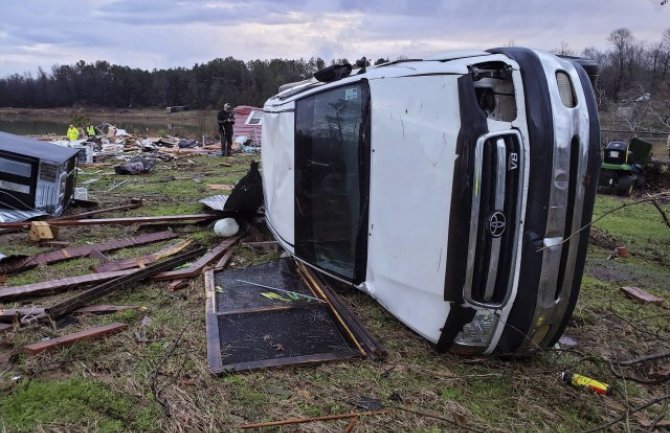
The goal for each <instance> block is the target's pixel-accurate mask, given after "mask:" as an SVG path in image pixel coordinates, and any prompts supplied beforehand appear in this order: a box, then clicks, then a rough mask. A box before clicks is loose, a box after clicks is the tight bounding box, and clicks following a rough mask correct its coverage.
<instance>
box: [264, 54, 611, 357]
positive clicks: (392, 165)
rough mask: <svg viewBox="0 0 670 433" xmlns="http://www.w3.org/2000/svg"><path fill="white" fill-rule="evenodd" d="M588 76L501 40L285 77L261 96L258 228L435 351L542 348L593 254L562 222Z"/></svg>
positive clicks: (576, 173) (579, 161)
mask: <svg viewBox="0 0 670 433" xmlns="http://www.w3.org/2000/svg"><path fill="white" fill-rule="evenodd" d="M587 71H588V73H587ZM596 75H597V68H594V67H593V64H591V63H589V62H588V61H584V60H583V59H569V58H560V57H557V56H554V55H551V54H548V53H543V52H539V51H534V50H529V49H524V48H499V49H493V50H489V51H487V52H483V51H482V52H454V53H447V54H445V55H440V56H434V57H430V58H426V59H412V60H402V61H395V62H390V63H386V64H383V65H380V66H377V67H372V68H367V70H366V69H365V67H363V68H361V69H360V70H358V71H353V73H351V67H350V66H349V65H335V66H332V67H330V68H327V69H326V70H324V71H321V72H320V73H317V74H315V77H316V78H318V79H313V80H309V81H306V82H302V83H298V84H295V85H291V86H285V87H286V88H285V89H283V91H281V92H280V93H279V94H278V95H276V96H274V97H272V98H270V99H269V100H268V101H267V102H266V104H265V107H264V119H263V149H262V170H263V183H264V185H263V186H264V194H265V208H266V215H267V223H268V226H269V227H270V229H271V230H272V232H273V233H274V235H275V237H276V238H277V240H278V241H279V242H280V243H281V245H282V246H283V247H284V248H285V249H286V250H287V251H289V252H290V253H291V254H292V255H294V256H295V257H296V258H297V259H298V260H301V261H303V262H305V263H306V264H308V265H310V266H312V267H313V268H315V269H316V270H318V271H320V272H323V273H324V274H327V275H329V276H331V277H333V278H336V279H338V280H341V281H343V282H346V283H349V284H351V285H354V286H355V287H357V288H358V289H360V290H362V291H364V292H366V293H368V294H370V295H371V296H372V297H374V298H375V299H377V301H378V302H379V303H380V304H381V305H382V306H383V307H384V308H386V309H387V310H388V311H390V312H391V313H392V314H393V315H395V316H396V317H397V318H398V319H399V320H401V321H402V322H403V323H405V324H406V325H407V326H409V327H410V328H411V329H413V330H414V331H415V332H417V333H418V334H420V335H422V336H423V337H425V338H426V339H428V340H429V341H431V342H433V343H435V344H436V345H437V348H438V350H440V351H445V350H451V351H452V352H457V353H468V354H477V353H487V354H488V353H515V352H527V351H529V350H533V349H535V348H543V347H548V346H552V345H553V344H555V342H556V341H557V340H558V338H559V337H560V335H561V334H562V332H563V330H564V328H565V326H566V324H567V321H568V320H569V318H570V316H571V314H572V311H573V309H574V306H575V303H576V301H577V295H578V293H579V287H580V283H581V277H582V271H583V267H584V261H585V255H586V246H587V241H588V230H582V231H581V232H579V233H577V234H576V235H574V236H571V234H573V233H575V232H577V231H578V230H579V229H580V228H581V227H582V226H584V225H586V224H588V223H589V222H590V220H591V214H592V210H593V202H594V197H595V191H596V186H597V185H596V184H597V180H598V170H599V166H600V152H599V142H600V127H599V122H598V114H597V107H596V101H595V98H594V94H593V89H592V82H591V80H593V79H595V76H596Z"/></svg>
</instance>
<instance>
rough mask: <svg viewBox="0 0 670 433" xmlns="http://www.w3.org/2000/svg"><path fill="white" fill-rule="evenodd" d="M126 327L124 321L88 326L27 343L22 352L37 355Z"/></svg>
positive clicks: (94, 338)
mask: <svg viewBox="0 0 670 433" xmlns="http://www.w3.org/2000/svg"><path fill="white" fill-rule="evenodd" d="M127 328H128V325H127V324H125V323H112V324H109V325H105V326H98V327H95V328H89V329H85V330H83V331H79V332H75V333H73V334H67V335H63V336H61V337H57V338H53V339H51V340H47V341H39V342H37V343H33V344H29V345H27V346H24V347H23V353H26V354H28V355H37V354H40V353H42V352H48V351H51V350H55V349H59V348H61V347H65V346H70V345H72V344H74V343H78V342H80V341H86V340H97V339H100V338H103V337H106V336H108V335H112V334H117V333H119V332H121V331H124V330H125V329H127Z"/></svg>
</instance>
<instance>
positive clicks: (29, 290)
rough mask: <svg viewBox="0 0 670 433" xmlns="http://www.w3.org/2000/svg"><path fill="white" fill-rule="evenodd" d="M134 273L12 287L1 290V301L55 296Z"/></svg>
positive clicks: (116, 272) (108, 273) (113, 273)
mask: <svg viewBox="0 0 670 433" xmlns="http://www.w3.org/2000/svg"><path fill="white" fill-rule="evenodd" d="M130 272H132V271H130V270H123V271H115V272H100V273H96V274H87V275H80V276H77V277H68V278H60V279H57V280H51V281H41V282H39V283H32V284H25V285H22V286H11V287H2V288H0V301H11V300H16V299H25V298H29V297H36V296H46V295H53V294H55V293H61V292H64V291H66V290H69V289H72V288H75V287H82V288H83V287H86V285H88V284H91V283H99V282H103V281H108V280H111V279H113V278H116V277H119V276H121V275H126V274H128V273H130Z"/></svg>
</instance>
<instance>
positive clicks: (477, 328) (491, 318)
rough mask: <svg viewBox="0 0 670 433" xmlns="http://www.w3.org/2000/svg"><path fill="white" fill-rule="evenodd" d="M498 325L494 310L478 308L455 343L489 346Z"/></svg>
mask: <svg viewBox="0 0 670 433" xmlns="http://www.w3.org/2000/svg"><path fill="white" fill-rule="evenodd" d="M497 325H498V316H496V315H495V313H494V312H493V311H492V310H478V311H477V312H476V313H475V316H474V317H473V318H472V321H471V322H470V323H467V324H466V325H465V326H463V329H462V330H461V332H460V333H459V334H458V335H457V336H456V339H455V340H454V343H455V344H457V345H460V346H480V347H487V346H488V345H489V343H490V342H491V338H492V337H493V333H494V332H495V330H496V326H497Z"/></svg>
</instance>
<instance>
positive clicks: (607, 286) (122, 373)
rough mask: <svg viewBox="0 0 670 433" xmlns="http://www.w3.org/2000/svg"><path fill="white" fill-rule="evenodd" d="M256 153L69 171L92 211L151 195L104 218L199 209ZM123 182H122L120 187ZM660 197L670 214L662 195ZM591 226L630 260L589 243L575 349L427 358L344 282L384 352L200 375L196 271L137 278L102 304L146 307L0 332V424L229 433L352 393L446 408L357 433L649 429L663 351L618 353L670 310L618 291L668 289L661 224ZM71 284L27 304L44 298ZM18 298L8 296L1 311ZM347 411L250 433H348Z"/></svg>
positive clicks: (10, 238)
mask: <svg viewBox="0 0 670 433" xmlns="http://www.w3.org/2000/svg"><path fill="white" fill-rule="evenodd" d="M252 158H253V157H250V156H235V157H232V158H229V159H226V160H225V162H226V163H232V166H230V167H229V166H226V165H224V164H222V163H223V162H224V160H222V159H221V158H216V157H207V156H194V157H188V158H180V159H178V160H176V161H173V162H168V163H166V162H161V163H159V165H158V166H157V169H156V170H155V172H153V173H152V174H149V175H145V176H133V177H121V176H116V175H113V174H110V173H111V169H87V170H84V171H83V172H82V173H81V174H80V176H79V178H78V181H79V182H80V183H81V182H85V181H92V182H90V183H89V184H88V187H89V195H90V197H91V198H93V199H95V200H98V201H99V202H100V206H101V207H107V206H112V205H116V204H119V203H121V202H123V201H125V200H127V199H129V198H131V197H138V198H142V199H144V200H145V205H144V206H143V207H142V208H139V209H136V210H133V211H128V212H119V213H117V214H111V215H109V216H132V215H135V216H148V215H167V214H179V213H195V212H199V211H201V206H200V205H199V204H198V203H197V200H198V199H200V198H202V197H205V196H207V195H211V194H212V192H211V191H208V190H207V188H206V184H207V183H218V184H232V183H235V181H236V180H237V179H239V178H240V177H241V176H243V175H244V173H245V172H246V169H247V167H248V164H249V161H250V160H251V159H252ZM123 180H127V182H126V183H124V184H122V185H119V182H121V181H123ZM114 186H116V187H115V188H114V189H112V190H111V191H110V192H107V191H109V190H110V189H111V188H112V187H114ZM621 203H622V201H621V199H619V198H615V197H605V196H599V197H598V200H597V203H596V211H595V216H598V215H601V214H603V213H604V212H606V210H608V209H611V208H614V207H616V206H619V205H620V204H621ZM663 208H664V209H665V211H666V212H670V206H669V205H668V204H667V203H666V204H664V205H663ZM71 211H72V212H75V211H76V210H74V209H73V210H71ZM79 211H81V210H79ZM595 228H596V230H597V232H598V233H599V234H600V235H602V236H605V237H606V238H607V239H609V240H610V241H611V242H614V243H617V244H624V245H626V247H627V248H628V250H629V252H630V256H629V257H628V258H625V259H622V258H617V259H615V260H607V258H608V256H609V255H610V252H611V251H610V250H609V249H606V248H601V247H598V246H596V245H591V246H590V248H589V256H588V262H587V271H586V274H585V276H584V279H583V284H582V292H581V296H580V299H579V302H578V304H577V308H576V310H575V315H574V317H573V320H572V321H571V323H570V325H569V327H568V328H567V330H566V335H568V336H570V337H572V338H573V339H575V340H576V341H577V343H578V345H577V346H576V347H575V348H574V349H570V350H549V351H546V352H543V353H539V354H536V355H534V356H532V357H526V358H521V359H510V358H500V357H475V358H464V357H459V356H455V355H450V354H437V353H436V352H435V350H434V348H433V347H432V346H431V345H430V344H428V343H427V342H426V341H424V340H423V339H421V338H420V337H418V336H417V335H415V334H414V333H412V332H411V331H409V330H408V329H407V328H405V327H404V326H403V325H401V324H400V323H399V322H397V321H396V320H395V319H394V318H393V317H391V316H390V315H389V314H388V313H386V312H385V311H384V310H383V309H382V308H381V307H379V305H377V304H376V303H375V302H374V301H373V300H372V299H370V298H369V297H367V296H365V295H363V294H361V293H359V292H356V291H354V290H351V289H349V290H344V291H343V292H342V296H343V298H344V300H345V301H346V302H347V303H348V304H349V305H350V306H351V307H352V309H353V310H354V311H355V312H356V313H357V314H358V315H359V317H360V318H361V321H362V322H363V323H364V324H365V325H366V326H367V327H368V329H369V330H370V331H371V332H372V333H373V334H374V335H376V336H377V337H378V338H379V339H380V340H381V341H382V342H383V343H384V345H385V346H386V348H387V350H388V352H389V357H388V359H387V360H386V361H384V362H373V361H369V360H367V361H366V360H357V361H349V362H336V363H329V364H321V365H316V366H302V367H290V368H282V369H276V370H264V371H257V372H252V373H245V374H234V375H228V376H223V377H214V376H211V375H210V374H209V373H208V372H207V363H206V342H205V316H204V308H205V305H204V303H205V296H204V282H203V280H202V278H197V279H195V280H193V281H192V282H191V283H190V286H189V287H187V288H186V289H184V290H182V291H178V292H170V291H168V290H167V285H168V283H167V282H162V283H160V282H156V283H144V284H141V285H138V286H136V287H133V288H131V289H128V290H125V291H122V292H119V293H116V294H114V295H112V296H110V297H108V298H106V299H105V300H103V301H102V302H104V303H113V304H120V305H135V306H138V307H144V308H138V309H134V310H129V311H124V312H119V313H115V314H112V315H107V316H86V315H85V316H78V317H77V318H75V319H72V320H70V321H69V322H68V323H69V326H67V327H63V328H61V329H57V330H55V329H53V328H50V327H46V326H32V327H28V328H24V329H14V330H12V331H10V332H8V333H5V334H3V335H0V432H43V431H54V432H126V431H131V432H159V431H169V432H191V431H194V432H195V431H220V432H230V431H239V428H238V426H239V425H240V424H244V423H248V422H255V421H268V420H276V419H285V418H291V417H305V416H320V415H329V414H338V413H345V412H351V411H355V410H358V409H356V408H355V407H354V406H353V405H352V404H351V402H352V401H355V400H357V399H359V398H360V397H361V396H366V397H370V398H374V399H378V400H379V401H381V403H383V404H384V405H385V406H386V407H401V408H404V409H409V410H414V411H421V412H427V413H430V414H435V415H439V416H440V417H442V418H444V419H445V420H440V419H437V418H433V417H428V416H426V415H417V414H415V413H410V412H406V411H399V410H396V411H393V412H390V413H388V414H386V415H382V416H371V417H365V418H361V419H360V420H359V422H358V424H357V425H356V427H355V429H354V432H357V433H364V432H367V433H371V432H412V433H420V432H421V433H437V432H445V431H449V432H461V431H462V432H465V431H478V432H501V433H502V432H519V433H521V432H565V433H568V432H581V431H589V430H590V429H592V428H594V427H597V426H599V425H601V424H605V423H608V422H610V421H614V420H616V419H618V418H620V417H623V420H622V421H620V422H617V423H615V424H614V425H613V426H612V427H610V428H609V429H607V430H605V431H612V432H629V431H630V432H638V431H640V432H642V431H646V430H647V426H649V425H651V423H653V422H654V421H655V420H656V419H657V418H659V417H665V420H661V423H663V422H669V421H670V418H668V412H667V405H666V406H664V405H663V403H660V404H655V405H652V406H650V407H649V408H648V409H645V410H642V411H637V412H634V411H633V410H634V409H635V408H637V407H639V406H641V405H643V404H645V403H646V402H648V401H650V400H652V399H653V398H655V397H658V396H662V395H665V394H667V393H668V392H669V391H668V388H667V386H668V383H667V375H668V374H670V372H669V371H668V370H667V366H668V359H667V358H666V359H664V360H660V361H652V362H642V363H637V364H634V365H632V366H630V367H623V366H620V365H619V364H618V363H617V361H621V360H627V359H632V358H636V357H639V356H643V355H648V354H652V353H658V352H664V351H668V350H670V310H668V309H667V307H662V306H656V305H642V304H638V303H636V302H634V301H632V300H629V299H627V298H626V297H624V296H623V295H622V294H621V293H620V291H619V287H621V286H623V285H637V286H640V287H643V288H645V289H647V290H648V291H650V292H651V293H653V294H656V295H658V296H662V297H664V298H665V299H666V305H667V303H668V301H670V292H669V291H668V289H669V288H668V282H669V281H670V268H669V267H668V266H669V261H670V248H669V245H670V229H669V228H667V227H666V226H665V225H664V224H663V222H662V220H661V218H660V215H659V213H658V211H657V210H656V209H655V208H654V207H653V206H652V205H651V204H649V203H645V204H640V205H635V206H630V207H626V208H624V209H623V210H622V211H619V212H615V213H613V214H610V215H608V216H606V217H604V218H603V219H601V220H600V221H598V222H597V223H596V224H595ZM141 230H142V228H140V227H138V226H137V225H134V226H125V227H120V226H119V227H112V226H104V227H86V228H83V227H82V228H64V229H61V233H60V236H59V238H60V239H62V240H66V241H70V242H72V243H74V244H83V243H88V242H95V241H100V240H103V239H109V238H113V237H122V236H130V235H133V234H136V233H138V232H139V231H141ZM174 231H175V232H176V233H179V234H180V237H182V238H187V237H191V238H194V239H195V240H196V241H197V242H198V243H201V244H203V245H207V246H209V245H212V244H213V243H214V242H216V239H215V238H214V235H213V233H212V231H211V227H208V226H198V225H185V226H184V225H180V226H175V227H174ZM266 235H267V233H266ZM267 236H268V239H269V235H267ZM1 239H2V243H1V245H2V246H1V247H0V250H1V252H2V253H3V254H6V255H8V254H10V253H34V252H37V251H41V250H43V249H42V248H40V247H38V246H34V245H30V244H29V243H28V241H27V235H26V234H23V233H22V234H5V235H2V238H1ZM164 245H165V243H163V244H158V245H151V246H145V247H141V248H135V249H126V250H121V251H118V252H117V253H114V254H111V257H113V258H118V257H132V256H136V255H141V254H145V253H148V252H152V251H155V250H157V249H159V248H161V247H163V246H164ZM276 257H277V253H273V252H268V253H265V254H260V253H255V252H253V251H252V250H250V249H249V248H245V247H244V246H238V247H236V249H235V255H234V257H233V261H232V264H231V266H234V267H239V266H246V265H249V264H250V263H262V262H265V261H268V260H272V259H275V258H276ZM94 263H96V261H95V260H94V259H88V258H87V259H79V260H72V261H69V262H65V263H61V264H57V265H52V266H49V267H38V268H36V269H33V270H30V271H27V272H23V273H20V274H16V275H11V276H9V277H8V278H7V281H6V282H5V283H4V284H3V285H5V286H6V285H16V284H26V283H31V282H38V281H44V280H47V279H54V278H57V277H63V276H72V275H78V274H85V273H89V272H90V270H89V267H90V266H91V265H92V264H94ZM70 294H72V293H70ZM66 295H67V294H63V295H58V296H51V297H44V298H37V299H31V300H28V301H27V302H28V303H29V304H31V305H33V304H34V305H41V306H46V305H50V304H52V303H53V302H54V301H56V300H57V299H60V298H62V297H64V296H66ZM24 304H25V302H24ZM19 305H21V304H20V303H5V304H0V308H13V307H16V306H19ZM119 321H120V322H125V323H127V324H128V325H129V327H128V330H127V331H124V332H122V333H120V334H116V335H114V336H110V337H108V338H105V339H103V340H98V341H95V342H89V343H81V344H77V345H74V346H70V347H68V348H66V349H63V350H60V351H56V352H52V353H50V354H44V355H40V356H27V355H24V354H22V352H21V348H22V347H23V346H24V345H25V344H28V343H32V342H35V341H39V340H40V339H42V338H45V337H53V336H56V335H61V334H65V333H71V332H74V331H76V330H79V329H81V328H85V327H89V326H95V325H101V324H106V323H111V322H119ZM664 369H665V370H664ZM566 370H569V371H573V372H578V373H582V374H585V375H588V376H591V377H594V378H597V379H599V380H602V381H604V382H607V383H609V384H612V385H614V386H615V389H616V392H615V393H614V394H613V395H612V396H608V397H604V396H598V395H594V394H590V393H588V392H585V391H582V390H579V389H575V388H572V387H569V386H566V385H564V384H563V383H561V381H560V379H559V375H560V373H561V372H563V371H566ZM663 374H665V375H666V376H665V377H666V382H665V383H661V384H653V383H641V382H645V381H647V382H649V381H652V382H653V381H656V380H659V378H661V377H662V375H663ZM663 411H665V412H663ZM627 413H628V416H626V414H627ZM663 413H665V415H663ZM347 423H348V421H331V422H325V423H309V424H302V425H299V426H289V427H275V428H272V429H265V430H255V431H268V432H342V431H344V430H345V428H346V427H347ZM454 423H456V424H459V425H461V427H459V426H456V425H455V424H454ZM657 431H661V430H660V429H659V430H657Z"/></svg>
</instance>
